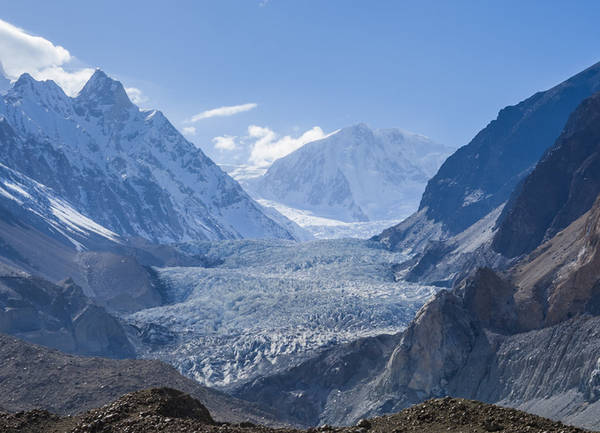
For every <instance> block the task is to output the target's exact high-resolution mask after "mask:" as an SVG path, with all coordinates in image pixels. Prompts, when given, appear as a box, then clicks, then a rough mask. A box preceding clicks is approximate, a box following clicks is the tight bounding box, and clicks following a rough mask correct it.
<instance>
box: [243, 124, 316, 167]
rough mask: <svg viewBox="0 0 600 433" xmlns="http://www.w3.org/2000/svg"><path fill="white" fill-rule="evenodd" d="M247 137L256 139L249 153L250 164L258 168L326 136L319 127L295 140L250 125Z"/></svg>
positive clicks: (288, 136) (264, 128)
mask: <svg viewBox="0 0 600 433" xmlns="http://www.w3.org/2000/svg"><path fill="white" fill-rule="evenodd" d="M248 136H249V137H252V138H255V139H256V141H255V142H254V144H253V145H252V150H251V152H250V162H251V163H252V164H255V165H258V166H266V165H270V164H272V163H273V161H275V160H276V159H279V158H282V157H284V156H286V155H288V154H290V153H292V152H293V151H294V150H296V149H299V148H300V147H302V146H304V145H305V144H306V143H309V142H311V141H315V140H319V139H321V138H325V137H327V134H325V133H324V132H323V130H322V129H321V128H320V127H318V126H315V127H313V128H311V129H309V130H308V131H305V132H304V133H303V134H302V135H300V136H299V137H296V138H294V137H292V136H290V135H286V136H283V137H278V135H277V134H276V133H275V131H273V130H271V129H269V128H266V127H261V126H256V125H251V126H249V127H248Z"/></svg>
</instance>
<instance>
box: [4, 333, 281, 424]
mask: <svg viewBox="0 0 600 433" xmlns="http://www.w3.org/2000/svg"><path fill="white" fill-rule="evenodd" d="M0 359H1V360H2V362H1V363H0V378H1V379H2V380H0V407H2V408H3V410H5V411H10V412H17V411H23V410H33V409H43V410H48V411H50V412H53V413H57V414H60V415H67V414H72V415H75V414H79V413H83V412H86V411H89V410H91V409H93V408H96V407H99V406H102V405H105V404H109V403H110V402H112V401H113V400H115V399H117V398H119V397H120V396H122V395H123V394H125V393H128V392H133V391H139V390H141V389H145V388H152V387H171V388H177V389H179V390H182V391H184V392H186V393H188V394H190V395H192V396H193V397H194V398H197V399H198V400H200V401H201V402H202V403H203V404H204V405H205V406H206V407H208V408H209V410H210V412H211V414H212V416H213V417H214V418H215V419H216V420H218V421H229V422H241V421H252V422H254V423H262V424H269V425H279V424H278V423H277V422H276V421H275V420H274V417H273V416H272V415H270V414H269V413H268V412H266V411H264V410H262V409H260V408H259V407H257V406H255V405H252V404H250V403H247V402H244V401H242V400H237V399H235V398H233V397H229V396H227V395H225V394H223V393H220V392H218V391H214V390H212V389H209V388H206V387H203V386H201V385H199V384H198V383H197V382H194V381H193V380H190V379H187V378H185V377H183V376H181V375H180V374H179V373H178V372H177V370H175V369H174V368H173V367H171V366H168V365H166V364H163V363H162V362H159V361H145V360H115V359H106V358H87V357H80V356H72V355H65V354H64V353H61V352H59V351H56V350H49V349H46V348H43V347H40V346H37V345H33V344H30V343H26V342H24V341H22V340H18V339H16V338H13V337H9V336H6V335H3V334H0ZM0 425H2V424H1V421H0ZM0 430H1V431H6V430H4V429H2V428H0ZM45 431H47V430H45Z"/></svg>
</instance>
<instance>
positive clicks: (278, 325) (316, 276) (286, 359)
mask: <svg viewBox="0 0 600 433" xmlns="http://www.w3.org/2000/svg"><path fill="white" fill-rule="evenodd" d="M179 247H180V248H181V249H182V250H184V251H185V252H187V253H188V254H194V255H196V256H201V257H203V258H204V259H205V262H206V263H207V265H206V267H171V268H156V269H155V270H156V272H157V275H158V276H159V278H160V280H161V281H162V283H163V286H164V293H165V294H166V298H167V300H168V303H167V305H163V306H159V307H154V308H148V309H144V310H141V311H138V312H135V313H133V314H131V315H128V316H126V317H124V320H126V321H127V322H129V323H130V324H131V325H133V326H135V328H136V329H138V330H139V332H140V333H141V334H142V335H147V334H152V335H150V337H151V338H147V339H146V341H142V339H140V338H138V339H137V340H136V341H137V342H136V350H137V351H138V353H140V354H141V356H142V357H146V358H159V359H161V360H164V361H166V362H169V363H171V364H172V365H174V366H176V367H177V368H178V369H179V370H180V371H181V372H182V373H184V374H186V375H188V376H190V377H192V378H194V379H196V380H197V381H199V382H201V383H203V384H206V385H209V386H213V387H216V388H221V389H225V390H226V389H228V388H231V387H234V386H239V385H240V384H242V383H245V382H247V381H249V380H252V379H253V378H256V377H258V376H264V375H270V374H273V373H275V372H277V371H280V370H282V369H285V368H289V367H290V366H293V365H297V364H298V363H300V362H302V361H303V360H305V359H307V358H309V357H311V356H314V355H316V354H317V353H319V352H320V351H322V350H324V349H325V348H327V347H331V346H332V345H337V344H341V343H345V342H349V341H353V340H355V339H357V338H360V337H365V336H371V335H378V334H386V333H387V334H393V333H396V332H399V331H401V330H402V329H404V328H405V327H406V326H407V324H408V323H409V322H410V320H412V318H413V317H414V315H415V313H416V311H417V310H418V308H419V307H420V306H421V305H422V304H423V303H424V302H425V300H426V299H428V298H429V297H430V296H431V295H432V294H434V293H435V292H436V290H437V289H436V288H435V287H433V286H423V285H419V284H413V283H408V282H404V281H397V280H396V279H395V277H394V268H395V266H396V265H397V264H399V263H402V262H404V261H405V260H406V258H407V257H406V256H405V255H403V254H402V253H395V252H390V251H387V250H385V249H383V248H381V247H380V246H379V245H378V244H376V243H373V242H370V241H365V240H358V239H340V240H317V241H310V242H305V243H301V244H298V243H294V242H290V241H282V240H234V241H218V242H200V243H186V244H182V245H179Z"/></svg>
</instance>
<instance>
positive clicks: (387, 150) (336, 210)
mask: <svg viewBox="0 0 600 433" xmlns="http://www.w3.org/2000/svg"><path fill="white" fill-rule="evenodd" d="M450 153H451V149H450V148H448V147H446V146H443V145H440V144H437V143H434V142H433V141H431V140H430V139H428V138H427V137H424V136H422V135H417V134H412V133H408V132H404V131H401V130H398V129H381V130H373V129H371V128H369V127H368V126H367V125H365V124H358V125H355V126H351V127H348V128H344V129H341V130H339V131H337V132H335V133H333V134H331V135H330V136H328V137H326V138H324V139H321V140H317V141H314V142H310V143H307V144H305V145H304V146H303V147H301V148H300V149H298V150H296V151H295V152H292V153H291V154H289V155H287V156H285V157H283V158H281V159H279V160H276V161H275V162H274V163H273V165H272V166H271V167H269V169H268V170H267V171H266V173H265V174H264V175H262V176H259V177H255V178H251V179H245V180H243V179H242V180H241V182H242V184H243V185H245V186H246V187H247V188H248V190H249V191H250V192H251V194H253V195H254V196H255V197H256V198H259V199H264V200H267V201H268V202H272V203H271V204H273V203H276V204H280V205H283V206H286V207H289V208H293V209H297V210H299V211H302V212H305V213H306V212H308V213H310V215H311V216H314V217H321V218H327V219H331V220H336V221H341V222H345V223H352V222H365V221H378V220H399V219H402V218H404V217H406V216H408V215H409V214H410V213H411V212H413V211H414V210H415V209H416V208H417V207H418V204H419V200H420V198H421V194H422V193H423V191H424V189H425V185H426V183H427V180H428V179H429V178H430V177H431V176H433V175H434V174H435V172H436V171H437V169H438V168H439V166H440V165H441V164H442V162H443V161H444V159H445V158H446V157H447V156H448V155H449V154H450ZM289 216H290V215H288V217H289ZM300 221H301V218H300V219H298V221H297V222H300ZM300 223H301V222H300ZM301 224H302V223H301Z"/></svg>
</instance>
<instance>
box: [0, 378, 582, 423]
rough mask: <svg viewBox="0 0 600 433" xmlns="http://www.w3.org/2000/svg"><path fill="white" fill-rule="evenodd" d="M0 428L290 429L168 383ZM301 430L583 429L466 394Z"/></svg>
mask: <svg viewBox="0 0 600 433" xmlns="http://www.w3.org/2000/svg"><path fill="white" fill-rule="evenodd" d="M0 431H2V432H6V433H13V432H26V433H86V432H90V433H113V432H114V433H117V432H124V433H151V432H173V433H177V432H211V433H255V432H256V433H258V432H262V433H275V432H279V433H288V432H289V433H292V432H302V430H295V429H285V428H280V429H273V428H269V427H265V426H260V425H256V424H253V423H250V422H242V423H238V424H231V423H221V422H216V421H214V420H213V418H212V417H211V415H210V413H209V411H208V409H206V407H204V406H203V405H202V403H200V402H199V401H198V400H196V399H194V398H193V397H191V396H189V395H187V394H185V393H183V392H180V391H177V390H174V389H170V388H154V389H149V390H144V391H138V392H134V393H131V394H126V395H125V396H123V397H121V398H120V399H119V400H117V401H115V402H113V403H111V404H108V405H106V406H103V407H101V408H99V409H93V410H91V411H89V412H87V413H85V414H82V415H79V416H66V417H60V416H58V415H54V414H51V413H50V412H47V411H42V410H34V411H29V412H19V413H15V414H8V413H2V412H0ZM305 432H306V433H316V432H330V433H367V432H368V433H384V432H385V433H388V432H389V433H404V432H406V433H408V432H430V433H437V432H450V433H452V432H456V433H458V432H464V433H467V432H471V433H479V432H482V433H483V432H515V433H519V432H528V433H543V432H545V433H553V432H556V433H559V432H561V433H576V432H584V430H582V429H579V428H575V427H569V426H566V425H564V424H562V423H560V422H555V421H551V420H548V419H545V418H541V417H538V416H535V415H530V414H527V413H525V412H521V411H518V410H514V409H507V408H502V407H498V406H493V405H489V404H484V403H480V402H476V401H471V400H464V399H453V398H449V397H446V398H442V399H435V400H429V401H426V402H425V403H422V404H419V405H416V406H413V407H411V408H409V409H405V410H403V411H402V412H399V413H397V414H395V415H389V416H383V417H379V418H373V419H371V420H361V421H360V422H359V423H358V424H357V425H356V426H352V427H330V426H321V427H318V428H316V429H315V428H312V429H309V430H305Z"/></svg>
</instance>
